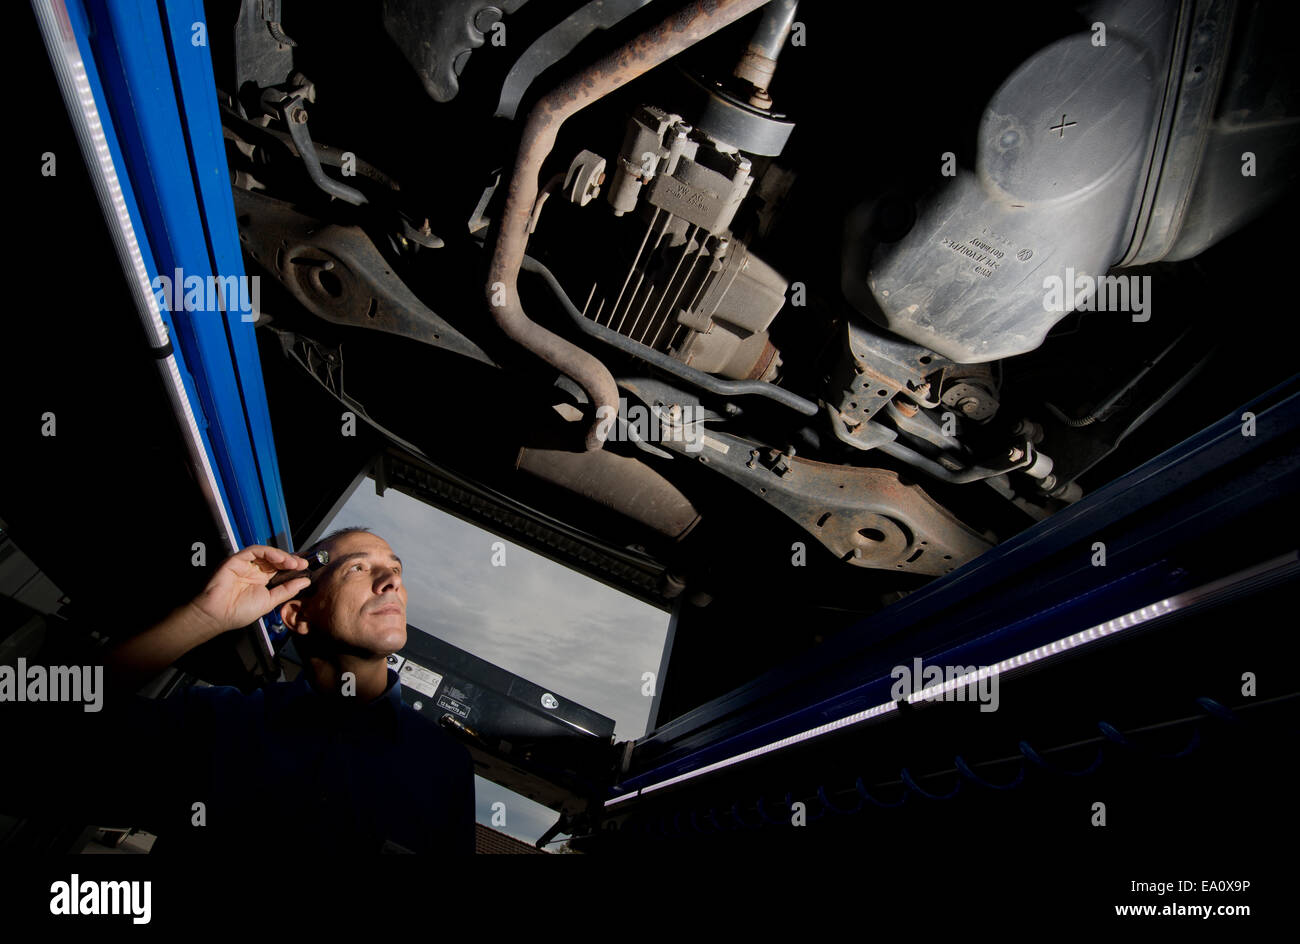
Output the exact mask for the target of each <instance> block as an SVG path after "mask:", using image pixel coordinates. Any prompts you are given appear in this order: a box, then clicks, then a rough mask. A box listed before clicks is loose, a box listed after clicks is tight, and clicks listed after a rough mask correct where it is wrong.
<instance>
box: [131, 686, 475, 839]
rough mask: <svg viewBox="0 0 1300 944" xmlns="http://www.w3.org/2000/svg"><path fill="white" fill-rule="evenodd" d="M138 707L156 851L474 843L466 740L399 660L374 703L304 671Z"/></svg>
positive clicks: (135, 719) (192, 691)
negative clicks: (428, 711) (420, 704)
mask: <svg viewBox="0 0 1300 944" xmlns="http://www.w3.org/2000/svg"><path fill="white" fill-rule="evenodd" d="M131 714H132V728H133V729H134V733H135V736H136V737H138V738H139V744H140V747H141V748H143V749H144V750H156V751H158V752H159V756H160V758H162V759H163V764H164V766H162V767H159V768H156V769H155V770H154V771H153V772H151V773H150V775H149V776H150V777H151V778H159V779H158V780H155V782H154V783H153V784H150V785H149V787H148V788H147V789H146V791H145V795H146V796H147V797H148V803H149V805H150V806H151V807H152V808H153V809H152V813H151V814H150V818H151V819H154V820H155V821H156V828H155V831H156V832H157V833H158V836H159V839H158V842H157V844H156V845H155V851H157V852H160V853H161V852H167V851H186V852H189V851H212V852H217V851H222V850H227V849H228V850H241V851H253V850H257V849H259V848H261V849H275V850H283V851H289V852H295V851H304V852H324V853H331V852H336V853H362V854H370V853H378V852H407V851H409V852H416V853H435V852H439V853H452V854H465V855H469V854H472V853H473V852H474V768H473V762H472V760H471V759H470V755H469V751H468V750H467V749H466V748H465V747H464V746H463V745H462V744H460V743H458V742H457V741H456V740H454V739H453V738H452V737H451V736H450V735H449V734H447V733H446V732H444V731H442V730H441V729H439V728H438V727H437V726H436V725H435V724H434V723H433V722H432V721H430V720H429V719H428V718H425V717H424V716H422V715H421V714H419V713H418V712H416V711H415V710H414V709H413V708H411V707H410V706H409V705H406V704H404V703H403V701H402V695H401V683H400V682H399V681H398V676H397V673H396V672H394V671H392V670H391V669H389V670H388V688H387V689H386V690H385V691H384V694H383V695H381V696H379V697H378V698H376V699H375V700H373V701H371V702H369V703H368V704H359V703H358V702H357V701H356V699H354V698H347V697H343V696H334V695H321V694H318V693H317V692H316V691H315V690H314V689H313V688H312V687H311V684H310V683H309V682H308V681H307V679H306V677H305V673H304V677H301V678H299V679H298V680H297V681H294V682H280V683H277V684H274V685H271V686H270V687H268V688H265V689H261V690H259V691H256V692H253V693H252V694H250V695H245V694H243V693H242V692H240V691H239V690H238V689H236V688H230V687H225V686H222V687H195V688H187V689H184V690H182V691H181V692H178V693H177V694H175V695H173V696H172V697H171V698H168V699H165V700H162V701H149V700H148V699H144V698H136V700H135V704H134V705H133V706H132V711H131ZM140 799H141V800H143V799H144V797H143V796H141V797H140ZM198 803H202V804H203V806H202V807H197V806H196V805H195V804H198ZM140 825H143V826H145V827H146V828H149V825H148V824H147V823H141V824H140Z"/></svg>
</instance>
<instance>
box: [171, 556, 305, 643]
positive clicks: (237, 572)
mask: <svg viewBox="0 0 1300 944" xmlns="http://www.w3.org/2000/svg"><path fill="white" fill-rule="evenodd" d="M306 568H307V561H306V560H305V559H303V558H301V557H296V556H295V555H293V554H290V553H289V552H287V551H282V550H280V549H279V548H275V547H267V546H265V545H263V544H250V545H249V546H248V547H246V548H244V549H243V550H242V551H240V552H239V553H238V554H235V555H234V556H232V557H228V558H226V559H225V560H224V561H222V562H221V566H220V567H218V568H217V572H216V573H215V574H213V575H212V579H211V580H209V581H208V585H207V586H206V587H204V588H203V592H202V593H200V594H199V595H198V596H197V597H195V598H194V599H193V601H191V603H190V605H191V606H192V607H193V608H194V609H195V610H196V611H197V612H198V614H199V616H200V617H201V618H203V619H205V620H207V621H208V622H209V623H210V624H211V628H212V631H213V635H217V634H218V633H224V632H226V631H227V630H230V629H238V628H239V627H241V626H247V625H248V624H249V623H252V622H253V621H254V620H256V619H257V618H258V617H259V616H264V615H266V614H267V613H270V612H271V611H272V610H274V609H275V608H276V607H278V606H280V605H281V604H282V603H286V602H288V601H289V600H292V599H293V598H294V597H295V596H296V595H297V594H298V593H299V592H300V591H302V590H304V589H306V588H307V587H308V586H309V585H310V584H311V579H310V578H308V577H295V578H294V579H292V580H290V581H288V582H286V583H282V584H280V586H278V587H275V588H273V589H270V590H268V589H267V587H266V583H267V581H268V580H270V579H271V578H272V577H274V576H275V574H276V572H277V571H280V570H305V569H306Z"/></svg>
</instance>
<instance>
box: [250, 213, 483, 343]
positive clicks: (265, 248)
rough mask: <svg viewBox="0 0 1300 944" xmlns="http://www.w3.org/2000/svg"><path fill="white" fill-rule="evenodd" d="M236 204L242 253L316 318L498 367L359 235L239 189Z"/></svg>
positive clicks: (354, 229)
mask: <svg viewBox="0 0 1300 944" xmlns="http://www.w3.org/2000/svg"><path fill="white" fill-rule="evenodd" d="M234 198H235V215H236V218H237V219H238V221H239V238H240V242H241V243H243V245H244V248H245V250H246V251H248V252H250V253H252V255H253V258H255V259H256V260H257V261H258V262H260V263H261V264H262V265H263V266H264V267H266V268H267V269H268V270H270V271H271V272H272V274H274V275H275V277H276V278H277V279H279V280H280V281H281V282H282V283H283V284H284V286H285V288H287V289H288V290H289V293H290V294H291V295H293V297H294V298H295V299H297V300H298V301H299V302H300V303H302V305H303V307H304V308H306V309H307V310H308V311H310V312H311V313H312V314H314V315H316V316H318V317H320V318H323V319H324V320H326V321H329V322H332V323H334V324H340V325H351V326H353V327H359V328H370V329H372V330H374V331H383V332H386V333H388V334H396V335H400V336H401V337H405V338H410V339H412V340H414V341H420V342H423V343H425V344H429V345H432V346H433V347H438V348H442V349H444V350H447V351H451V352H453V353H456V354H460V355H462V356H464V357H469V358H472V359H473V360H477V361H481V362H483V363H484V364H489V365H491V366H493V367H496V366H498V365H497V364H496V362H495V361H493V360H492V358H491V357H489V356H488V355H487V354H486V353H484V351H483V350H482V348H480V347H479V346H478V345H477V344H475V343H474V342H473V341H471V340H470V339H469V338H467V337H465V335H463V334H461V333H460V332H459V331H457V330H456V329H455V328H453V327H452V326H451V325H450V324H448V323H447V322H446V321H445V320H444V319H443V318H441V317H440V316H438V315H437V314H435V313H434V312H433V311H431V310H430V309H429V308H428V306H426V305H425V304H424V303H423V302H422V301H420V300H419V299H418V298H416V296H415V294H414V293H413V292H412V291H411V290H410V289H409V288H407V287H406V285H405V283H403V282H402V280H401V279H400V278H398V277H397V274H396V273H395V272H393V270H392V269H391V268H389V265H388V262H387V261H386V260H385V259H384V257H383V256H382V255H380V253H379V250H378V249H376V248H375V245H374V243H372V242H371V241H370V238H369V237H368V236H366V234H365V232H363V231H362V230H361V229H360V228H359V227H356V226H337V225H334V224H328V223H323V222H321V221H320V220H317V219H313V218H312V217H310V216H307V215H305V214H303V213H299V212H298V211H297V210H295V209H293V208H292V207H291V206H290V205H289V204H287V203H284V202H282V201H279V200H274V199H272V198H270V197H265V196H262V195H261V194H256V193H252V192H250V191H247V190H242V189H235V190H234Z"/></svg>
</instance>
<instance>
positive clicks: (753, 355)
mask: <svg viewBox="0 0 1300 944" xmlns="http://www.w3.org/2000/svg"><path fill="white" fill-rule="evenodd" d="M751 169H752V164H751V162H750V161H749V159H748V158H746V157H744V156H743V155H742V154H740V153H739V152H738V151H737V150H736V149H735V148H734V147H732V146H731V145H728V144H724V143H723V142H720V141H717V140H715V139H713V138H711V137H710V136H708V135H706V134H703V133H702V132H700V131H697V130H695V129H693V128H691V126H690V125H688V124H686V123H685V122H684V121H683V120H682V119H681V117H680V116H678V115H672V114H669V113H668V112H665V111H663V110H662V109H660V108H656V107H654V106H649V105H647V106H642V107H641V108H639V109H638V110H637V111H636V113H635V114H634V115H633V116H632V118H631V120H630V121H629V123H628V130H627V133H626V135H625V137H624V141H623V147H622V152H621V154H620V157H619V160H618V162H617V170H616V171H615V175H614V181H613V185H612V186H611V187H610V188H609V190H608V199H609V202H610V204H611V205H612V206H613V207H614V212H615V214H616V215H623V214H624V213H626V212H628V211H629V210H633V209H636V208H637V207H638V205H639V200H640V198H641V197H644V200H645V204H646V205H648V206H650V207H653V208H654V209H653V211H651V212H650V214H649V215H650V219H649V222H648V224H647V227H646V232H645V236H644V238H643V239H642V240H641V244H640V246H639V247H638V249H637V254H636V256H635V257H634V258H633V260H632V264H631V266H630V268H629V269H628V271H627V273H626V274H625V276H624V278H623V281H622V283H621V285H620V287H619V289H618V291H617V292H614V291H613V286H612V285H610V286H609V288H608V290H605V291H602V292H601V295H600V297H599V300H598V301H597V302H596V305H595V307H594V308H593V307H592V299H593V298H595V296H596V292H597V288H598V287H599V283H596V284H593V286H592V289H591V293H590V294H589V296H588V302H587V309H589V310H590V311H591V312H592V314H591V317H592V319H593V320H595V321H596V322H597V323H598V324H604V325H605V326H607V327H610V328H612V329H613V330H615V331H617V332H619V333H620V334H623V335H624V336H626V337H629V338H632V339H633V340H635V341H637V342H638V343H640V344H644V345H646V346H647V347H650V348H653V349H654V350H657V351H663V352H666V353H668V354H670V355H671V356H673V357H675V358H677V359H678V360H680V361H681V362H682V363H684V364H686V365H688V366H690V367H694V368H695V369H697V370H701V371H704V372H706V373H711V374H719V375H721V376H724V377H731V378H734V379H737V380H764V381H770V380H772V379H774V378H775V377H776V374H777V369H778V368H779V367H780V357H779V356H778V354H777V351H776V348H775V347H773V346H772V344H771V342H770V341H769V340H768V335H767V329H768V326H769V325H770V324H771V323H772V319H774V318H775V317H776V315H777V313H778V312H779V311H780V310H781V307H782V306H783V305H784V304H785V292H786V288H787V285H788V283H787V282H786V280H785V279H784V278H782V277H781V276H780V274H779V273H777V272H776V271H775V270H774V269H773V268H772V267H771V266H769V265H767V264H766V263H765V262H763V261H762V260H761V259H759V258H758V257H757V256H755V255H754V254H753V253H751V252H750V251H749V249H748V247H747V246H746V245H744V243H742V242H740V241H739V240H738V239H737V238H736V237H735V236H734V235H733V234H732V233H731V231H730V230H729V229H728V227H729V226H730V224H731V222H732V220H733V218H734V217H735V215H736V211H737V210H738V209H739V207H740V204H741V202H742V201H743V200H744V198H745V196H746V194H748V193H749V190H750V187H751V186H752V184H753V182H754V178H753V176H752V175H751V173H750V171H751ZM647 247H648V248H647ZM629 288H630V292H629ZM609 296H613V299H612V304H610V297H609ZM607 306H608V308H607ZM584 314H586V311H584Z"/></svg>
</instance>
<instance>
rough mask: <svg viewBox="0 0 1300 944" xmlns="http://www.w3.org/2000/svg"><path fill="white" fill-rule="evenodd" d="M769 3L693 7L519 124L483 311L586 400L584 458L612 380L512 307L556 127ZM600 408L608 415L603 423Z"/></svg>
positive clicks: (736, 1) (600, 441)
mask: <svg viewBox="0 0 1300 944" xmlns="http://www.w3.org/2000/svg"><path fill="white" fill-rule="evenodd" d="M768 2H769V0H712V2H705V0H700V2H696V3H693V4H691V5H690V6H689V7H687V8H686V9H684V10H682V11H680V12H679V13H676V14H674V15H673V16H670V17H669V18H668V19H666V20H664V21H663V22H662V23H660V24H659V25H658V26H655V27H653V28H652V29H649V30H646V31H645V32H644V33H642V34H641V35H640V36H638V37H636V39H634V40H632V41H631V42H630V43H628V44H627V45H626V46H623V47H622V48H621V49H618V50H616V51H615V52H613V53H611V54H610V55H608V56H606V57H605V58H604V59H601V60H600V61H599V62H597V63H596V64H595V65H593V66H591V67H590V68H588V69H586V70H584V71H583V72H580V73H578V74H577V75H575V76H574V77H573V78H571V79H569V80H568V81H566V82H563V83H562V84H560V85H559V86H557V87H556V88H554V89H553V90H551V91H550V92H548V93H547V94H546V95H545V96H544V97H543V98H542V99H541V101H539V102H538V103H537V104H536V105H535V106H533V110H532V111H531V112H530V113H529V115H528V121H527V122H526V123H525V124H524V130H523V134H522V136H521V137H520V140H519V156H518V158H517V159H516V160H515V169H514V173H513V174H512V175H511V177H510V188H509V190H507V191H506V203H505V209H504V211H503V212H502V214H501V228H500V232H499V233H498V235H497V242H496V248H495V249H494V250H493V252H492V265H491V268H490V270H489V272H488V284H487V298H488V307H489V308H490V309H491V311H492V317H493V319H494V320H495V321H496V323H497V324H498V325H499V326H500V328H501V330H502V331H504V332H505V333H506V334H507V335H508V336H509V337H510V338H512V339H513V340H515V341H517V342H518V343H519V344H522V345H523V346H524V347H526V348H527V349H528V350H530V351H532V352H533V353H534V354H536V355H537V356H538V357H540V358H541V359H542V360H544V361H546V363H548V364H550V365H551V366H552V367H554V368H555V369H556V370H559V371H563V372H564V373H565V374H568V375H569V376H570V377H571V378H573V380H574V381H576V382H577V383H578V385H579V386H581V387H582V389H583V390H585V391H586V392H587V398H588V399H589V400H590V401H591V404H592V406H593V408H594V409H595V410H596V411H597V412H596V414H595V417H594V418H593V421H592V425H591V428H590V429H589V430H588V431H587V449H588V450H595V449H600V448H601V447H602V446H603V445H604V443H605V439H604V434H605V433H607V432H608V429H609V428H610V425H611V424H609V423H608V422H606V420H607V419H608V416H612V415H613V414H614V413H616V412H617V411H618V387H617V386H616V385H615V384H614V377H613V376H612V375H611V374H610V372H609V369H608V368H607V367H606V366H605V365H604V364H602V363H601V362H600V361H599V360H598V359H597V358H595V357H593V356H592V355H591V354H588V353H587V352H586V351H584V350H583V349H582V348H580V347H578V346H577V345H576V344H572V343H571V342H569V341H567V340H565V339H564V338H562V337H560V336H559V335H557V334H554V333H552V332H551V331H548V330H547V329H546V328H543V327H542V326H541V325H539V324H537V323H536V322H534V321H533V320H531V319H530V318H529V317H528V315H527V314H525V312H524V306H523V305H522V304H521V303H520V301H519V290H518V278H519V268H520V266H521V265H522V264H523V261H524V248H525V246H526V245H527V243H528V219H529V217H530V216H531V215H532V212H533V205H534V204H535V203H536V202H537V188H538V175H539V173H540V172H541V169H542V162H543V161H544V160H546V157H547V155H548V154H550V153H551V149H552V148H553V147H554V146H555V137H556V134H557V133H558V132H559V130H560V125H562V124H563V123H564V122H565V121H566V120H567V119H568V118H569V117H570V116H571V115H574V114H575V113H577V112H579V111H581V110H582V109H583V108H585V107H586V106H588V105H590V104H591V103H592V102H594V101H596V100H597V99H600V98H603V97H604V96H606V95H608V94H609V93H610V92H612V91H614V90H615V89H617V88H619V87H620V86H622V85H625V84H626V83H628V82H630V81H632V80H633V79H635V78H636V77H637V76H639V75H642V74H643V73H646V72H649V71H650V70H651V69H653V68H654V67H655V66H657V65H659V64H660V63H663V62H666V61H667V60H669V59H671V58H672V57H673V56H675V55H677V54H678V53H680V52H682V51H683V50H685V49H689V48H690V47H691V46H694V45H695V44H696V43H698V42H699V41H700V40H702V39H704V38H705V37H707V36H711V35H712V34H713V33H716V32H717V31H718V30H720V29H722V28H723V27H724V26H727V25H729V24H731V23H734V22H735V21H736V20H738V19H740V18H741V17H742V16H745V15H746V14H748V13H752V12H753V11H754V10H757V9H758V8H759V7H761V6H763V5H764V4H766V3H768ZM601 407H606V408H608V410H609V411H610V412H609V413H608V414H607V415H606V416H602V415H601V413H600V408H601ZM602 427H604V428H602Z"/></svg>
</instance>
